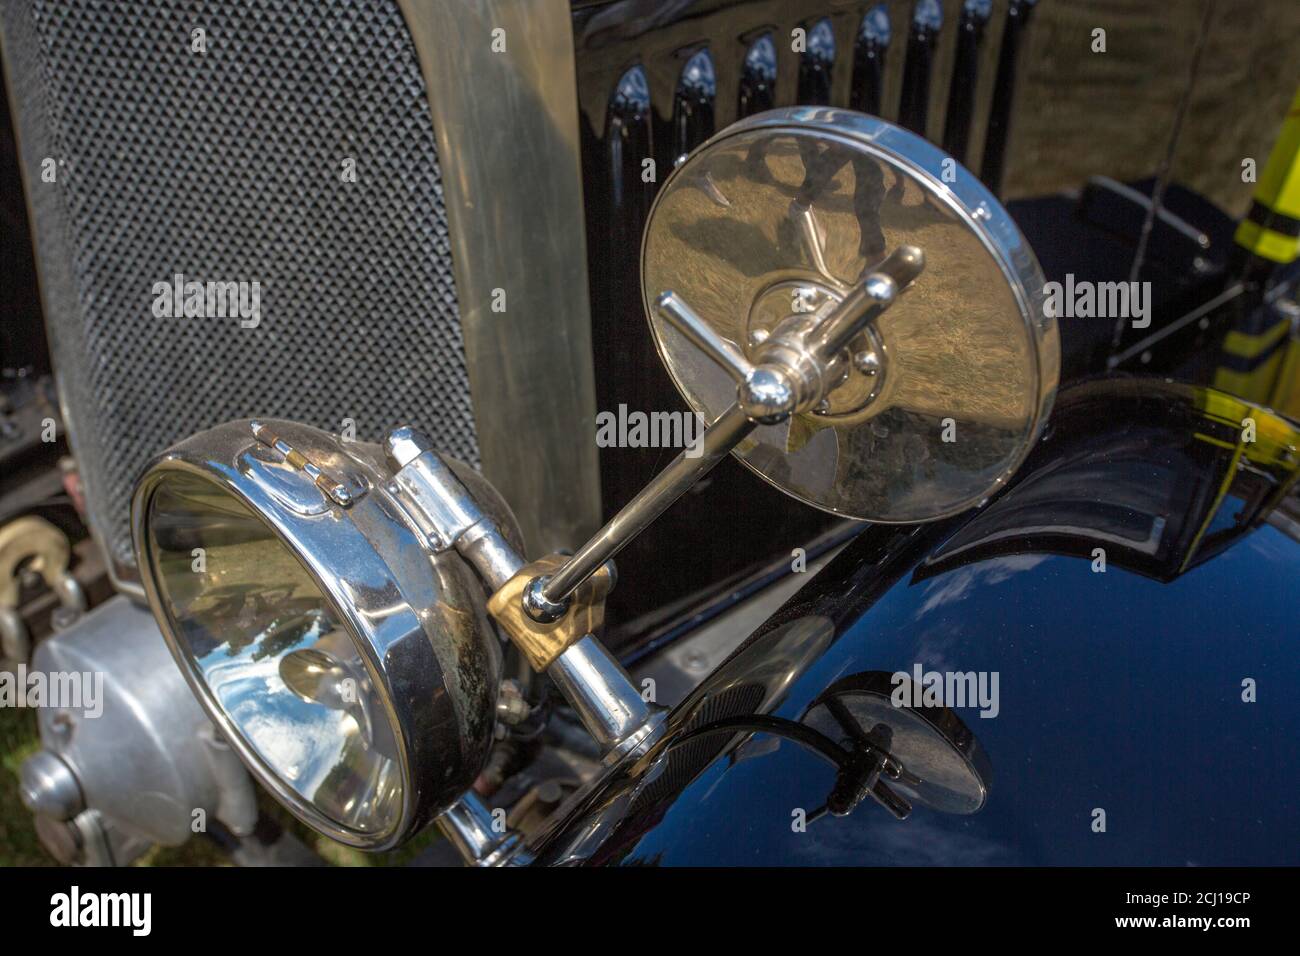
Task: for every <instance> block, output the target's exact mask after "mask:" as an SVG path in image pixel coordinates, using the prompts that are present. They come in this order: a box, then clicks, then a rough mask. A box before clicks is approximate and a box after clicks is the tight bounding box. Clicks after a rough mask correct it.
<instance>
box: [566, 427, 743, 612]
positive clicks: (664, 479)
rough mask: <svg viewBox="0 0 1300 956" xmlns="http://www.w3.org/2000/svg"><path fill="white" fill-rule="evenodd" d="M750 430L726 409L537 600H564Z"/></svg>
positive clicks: (592, 539) (573, 560)
mask: <svg viewBox="0 0 1300 956" xmlns="http://www.w3.org/2000/svg"><path fill="white" fill-rule="evenodd" d="M754 428H755V424H754V422H752V421H750V420H749V417H748V416H747V415H746V414H745V412H744V410H743V409H742V408H741V407H740V406H739V405H732V406H731V407H730V408H728V409H727V410H726V411H725V412H723V413H722V417H721V418H719V419H718V420H717V421H716V422H714V423H713V424H712V425H710V426H709V428H708V430H707V431H705V433H704V437H703V439H701V442H700V452H699V454H694V452H693V449H690V448H687V449H684V450H683V451H682V452H681V454H679V455H678V456H677V457H676V458H675V459H673V461H672V463H671V464H669V465H668V467H667V468H665V469H664V470H663V471H661V472H659V474H657V475H655V477H654V478H652V479H651V480H650V482H649V484H647V485H646V486H645V487H644V488H642V489H641V490H640V491H639V492H637V495H636V497H635V498H633V499H632V500H631V501H629V502H628V503H627V504H626V505H624V506H623V507H622V509H620V510H619V512H618V514H616V515H614V517H613V518H611V519H610V520H609V522H608V523H607V524H606V525H605V527H603V528H601V529H600V530H599V531H597V532H596V534H595V535H594V536H593V537H592V538H591V539H589V540H588V541H587V543H586V544H584V545H583V546H582V547H581V548H579V549H578V551H577V553H575V554H574V555H573V557H571V558H569V560H568V561H566V562H565V563H564V566H563V567H561V568H560V569H559V570H558V571H556V572H555V573H554V574H553V575H551V577H550V579H549V580H548V581H547V582H546V585H545V587H543V588H542V596H543V597H545V598H546V600H548V601H551V602H553V603H555V604H561V603H563V602H564V601H565V600H567V599H568V597H569V595H571V594H572V593H573V592H574V591H575V590H577V588H578V586H579V585H581V584H582V582H583V581H585V580H587V578H589V577H591V575H592V574H594V573H595V572H596V570H597V569H598V568H599V567H600V566H601V565H602V564H604V563H605V562H606V561H608V560H609V559H610V558H612V557H614V555H616V554H618V552H619V551H621V550H622V549H623V546H624V545H626V544H627V543H628V542H629V541H631V540H632V539H633V538H635V537H636V536H637V535H638V534H640V533H641V532H642V531H644V530H645V528H646V526H648V525H649V524H650V523H651V522H652V521H654V520H655V519H656V518H658V517H659V516H660V515H661V514H663V513H664V511H665V510H667V508H668V506H669V505H671V504H672V503H673V502H674V501H676V500H677V499H678V498H680V497H681V496H682V495H683V494H685V493H686V491H687V490H688V489H689V488H690V487H691V486H692V485H694V484H695V483H696V482H697V481H699V480H700V479H701V478H703V477H704V476H705V475H706V474H708V473H709V472H710V471H711V470H712V469H713V467H714V466H715V465H717V464H718V462H720V461H722V459H724V458H726V457H727V454H728V453H729V452H730V451H731V449H732V448H734V447H735V446H736V445H737V444H738V443H739V442H740V441H742V440H743V439H744V438H745V436H746V435H748V434H749V433H750V432H751V431H753V430H754Z"/></svg>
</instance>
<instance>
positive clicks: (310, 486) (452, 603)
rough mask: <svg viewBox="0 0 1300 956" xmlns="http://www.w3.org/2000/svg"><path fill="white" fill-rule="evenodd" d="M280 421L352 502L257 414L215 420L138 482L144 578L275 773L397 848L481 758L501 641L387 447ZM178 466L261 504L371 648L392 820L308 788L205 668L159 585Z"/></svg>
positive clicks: (271, 776) (195, 680) (315, 819)
mask: <svg viewBox="0 0 1300 956" xmlns="http://www.w3.org/2000/svg"><path fill="white" fill-rule="evenodd" d="M267 424H268V426H269V427H271V428H274V429H275V432H276V434H277V435H278V436H279V437H280V438H282V439H283V440H284V441H285V442H287V443H288V444H289V445H291V446H292V447H293V449H294V451H296V452H298V453H300V454H301V455H303V456H304V457H305V458H306V459H307V460H309V461H311V462H313V463H315V464H316V465H318V466H320V467H321V468H322V469H323V470H326V471H328V473H329V474H330V475H331V476H333V477H338V478H342V479H343V480H344V481H345V482H346V483H347V484H348V486H349V488H350V489H352V490H353V491H354V495H353V498H352V500H351V503H350V504H349V505H347V506H346V507H344V506H343V505H340V504H338V503H336V502H335V501H333V500H331V499H330V498H329V497H328V496H327V495H325V494H324V493H323V492H321V491H320V490H319V488H318V486H317V484H315V483H314V482H313V481H312V479H311V478H310V477H309V475H308V473H307V472H306V471H302V470H297V469H294V468H289V467H284V464H283V462H281V463H280V464H278V465H277V464H276V462H275V461H274V459H275V454H274V452H273V450H272V449H271V448H268V447H267V446H266V445H264V444H262V443H261V442H260V441H258V440H257V439H256V438H255V437H254V433H253V430H252V423H251V422H247V421H241V422H231V423H228V424H225V425H221V426H218V427H217V428H214V429H210V430H208V431H206V432H202V433H200V434H199V435H196V436H194V437H193V438H190V439H188V440H186V441H184V442H181V443H180V444H178V445H176V446H175V447H173V448H172V449H170V450H169V451H167V452H166V453H164V454H163V455H162V456H161V457H159V458H158V459H157V460H155V461H154V463H153V464H152V465H151V466H150V467H149V468H148V470H147V471H146V472H145V475H144V477H143V478H142V479H141V481H140V483H139V485H138V486H137V489H136V493H135V496H134V500H133V503H132V530H133V536H134V540H135V544H136V549H137V555H138V558H139V560H140V564H141V569H142V578H143V582H144V586H145V592H146V594H147V596H148V598H149V603H150V607H151V608H152V610H153V612H154V616H155V617H156V618H157V619H158V622H159V625H160V627H161V628H162V631H163V634H164V636H165V637H166V639H167V643H168V645H169V647H170V648H171V650H172V654H173V656H174V657H175V658H176V660H177V663H178V664H179V665H180V667H181V669H182V671H183V672H184V673H185V676H186V678H187V680H189V682H190V686H191V688H192V689H193V690H194V692H195V694H196V695H197V696H198V698H199V700H200V701H201V703H202V704H203V705H204V709H205V710H206V711H207V712H208V715H209V716H210V717H211V718H212V719H213V721H214V722H215V723H216V724H217V726H218V727H219V728H220V729H221V731H222V732H223V734H225V736H226V737H227V739H229V741H230V743H231V745H232V746H233V747H234V748H235V749H236V751H237V752H238V753H239V755H240V756H241V757H242V758H243V760H244V762H245V763H246V764H247V765H248V766H249V768H250V769H251V770H252V771H253V773H254V774H255V775H256V776H257V777H258V779H259V780H260V781H261V782H262V783H263V785H265V786H266V787H267V788H268V789H269V790H270V791H271V793H272V794H274V795H275V796H276V797H277V798H278V799H279V800H281V802H283V803H284V804H285V805H286V806H287V807H288V808H289V809H290V810H291V811H292V812H293V813H294V814H295V815H296V816H298V817H299V818H300V819H301V820H303V822H305V823H307V824H308V825H309V826H311V827H313V828H315V829H316V830H318V831H320V832H322V833H324V834H326V835H328V836H330V837H332V838H333V839H336V840H339V841H340V842H343V843H347V844H349V845H353V846H359V847H362V848H365V849H375V850H379V849H387V848H390V847H392V846H395V845H397V844H398V843H400V842H402V840H403V839H405V838H406V837H407V836H409V835H411V834H413V833H414V832H416V831H417V830H419V829H420V828H421V827H423V826H424V825H425V824H426V823H428V822H429V821H430V820H431V819H432V818H433V817H434V816H435V815H437V814H438V813H439V812H441V811H442V810H443V809H444V808H445V807H446V806H447V805H448V804H449V803H450V802H451V801H452V800H454V799H455V798H456V797H458V796H459V795H460V794H461V793H463V792H464V791H465V790H466V789H467V788H468V787H469V786H470V784H471V783H472V782H473V780H474V778H475V777H476V776H477V774H478V772H479V771H480V770H481V768H482V765H483V761H484V760H485V759H486V756H487V751H488V746H489V744H490V741H491V735H492V729H493V723H494V719H493V714H494V708H495V703H496V694H497V689H498V686H499V680H500V668H501V655H500V648H499V646H498V644H497V639H496V637H495V636H494V631H493V628H492V625H491V623H490V622H489V620H488V618H487V616H486V612H485V610H484V601H485V595H484V592H483V588H482V585H481V584H480V582H479V580H478V578H477V577H476V575H475V574H474V572H473V571H472V570H471V569H470V567H469V566H468V565H467V564H466V563H465V561H464V560H463V559H462V558H461V557H460V556H459V555H458V554H456V553H455V552H454V551H443V552H437V551H435V550H434V549H433V548H432V547H431V546H430V544H429V543H428V541H427V540H426V539H425V538H424V536H423V535H422V534H421V533H420V532H419V530H418V529H417V527H416V526H415V525H414V524H413V523H412V521H411V519H410V518H409V517H408V516H407V514H406V512H405V511H404V509H403V507H402V505H401V504H400V503H399V502H398V500H397V498H396V497H395V495H394V494H393V493H391V492H390V490H389V487H388V486H389V479H390V475H389V473H388V469H387V466H386V465H385V462H384V458H383V454H382V452H380V450H379V449H378V448H376V447H375V446H373V445H368V444H363V443H354V442H344V441H343V440H341V439H339V438H337V437H335V436H332V435H328V434H326V433H325V432H322V431H319V430H317V429H314V428H311V427H308V426H305V425H297V424H294V423H290V422H269V423H267ZM268 453H270V454H268ZM457 470H458V472H459V473H460V477H461V479H462V481H465V482H466V484H467V485H469V486H470V487H471V488H472V489H473V490H474V491H475V493H476V494H477V495H479V496H480V500H481V501H484V502H485V503H489V505H490V508H491V510H492V511H493V513H494V516H495V517H496V518H497V520H498V521H501V522H503V524H502V526H503V527H506V528H513V527H514V525H513V519H512V518H511V517H510V514H509V511H508V509H506V508H505V506H504V504H502V503H501V502H500V499H499V497H497V496H495V494H493V493H492V492H491V491H490V489H488V488H487V483H486V482H485V481H484V480H483V479H482V478H480V477H479V476H478V475H477V474H476V473H474V472H473V471H472V470H471V469H469V468H466V467H464V466H461V467H459V468H458V469H457ZM176 472H182V473H187V474H190V475H194V476H198V477H200V478H202V479H203V480H205V481H209V482H212V483H213V484H214V485H215V486H217V487H218V488H220V489H221V490H223V491H224V492H226V493H228V494H230V495H232V496H234V497H235V498H237V499H238V500H239V501H240V502H242V503H243V504H244V505H245V506H247V507H248V508H249V509H251V510H252V512H253V513H254V514H255V515H256V516H258V517H259V518H260V519H261V520H262V521H263V522H264V523H265V524H266V525H267V526H268V527H269V528H270V529H271V530H272V531H273V532H274V534H275V535H276V537H277V538H278V539H279V541H280V543H282V544H283V545H284V546H285V547H286V548H287V549H288V550H289V551H290V552H291V553H292V554H293V555H294V556H295V557H296V558H297V559H298V561H299V562H300V563H301V564H302V565H303V567H304V568H305V569H306V571H307V572H308V574H309V575H310V577H311V579H312V581H313V582H314V583H315V585H316V586H317V587H318V588H319V589H320V592H321V594H322V595H324V596H325V598H326V599H327V600H328V601H329V602H330V603H331V604H332V606H333V610H334V611H335V612H336V614H335V616H336V617H337V619H338V620H339V623H340V624H342V625H343V626H344V627H345V628H346V630H347V631H348V633H349V636H350V637H351V639H352V640H353V642H354V643H355V644H356V646H357V648H358V649H359V650H360V651H361V653H362V659H363V662H364V665H365V668H366V671H367V673H368V676H369V679H370V681H371V683H372V684H373V686H374V687H375V688H377V689H379V690H380V692H379V694H378V696H379V698H380V699H381V700H382V703H383V707H384V710H385V716H386V718H387V719H388V721H389V724H390V726H391V727H392V729H393V731H394V736H395V738H396V742H397V754H398V757H399V762H400V773H401V781H402V791H403V795H402V806H401V810H400V819H399V820H398V821H397V822H396V823H395V824H394V825H393V826H390V827H387V828H386V829H384V830H383V831H378V832H359V831H356V830H353V829H351V828H347V827H343V826H341V825H339V824H338V823H337V822H335V821H334V820H332V819H330V818H328V817H326V816H325V815H324V814H322V813H320V812H319V811H317V810H316V809H315V808H314V807H313V806H311V805H310V804H309V803H308V802H305V801H303V800H302V799H301V798H300V797H299V796H298V795H297V794H296V793H294V792H293V791H292V790H291V789H290V788H289V787H288V786H286V785H285V783H284V782H283V781H282V780H281V779H279V778H278V777H277V775H276V774H275V773H274V772H273V771H272V768H271V767H269V766H268V765H267V763H266V762H265V761H263V760H262V759H261V757H260V756H259V755H258V753H257V751H256V750H255V749H254V748H253V747H252V746H250V745H249V743H248V741H247V740H245V738H244V737H243V735H242V734H241V733H239V731H238V729H237V727H236V726H235V725H234V723H233V722H232V721H231V719H230V718H229V716H228V715H227V713H226V712H225V711H224V710H223V708H222V707H221V706H220V705H219V704H218V703H217V702H216V701H215V700H214V699H213V698H212V696H211V694H210V691H209V688H208V686H207V685H206V684H205V682H204V681H203V680H202V679H201V677H200V676H199V675H198V674H196V671H195V667H194V665H193V661H192V659H191V658H190V657H189V656H188V655H187V654H186V653H185V651H184V650H183V649H182V647H181V646H180V644H179V642H178V639H177V636H176V634H175V621H174V620H173V619H172V615H171V612H170V611H169V608H168V606H167V602H166V601H165V600H164V599H163V597H162V596H161V594H160V589H159V584H158V581H157V574H158V569H157V568H156V566H155V555H154V554H153V552H152V549H151V547H150V544H149V540H150V539H149V535H148V534H147V527H146V524H145V523H146V520H147V516H148V514H149V508H150V502H151V498H152V496H153V495H154V494H155V492H156V490H157V489H158V487H159V485H160V484H161V483H162V482H163V481H164V480H165V479H166V478H167V477H168V476H169V475H171V474H174V473H176ZM514 537H515V538H516V540H517V533H516V534H515V535H514Z"/></svg>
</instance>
